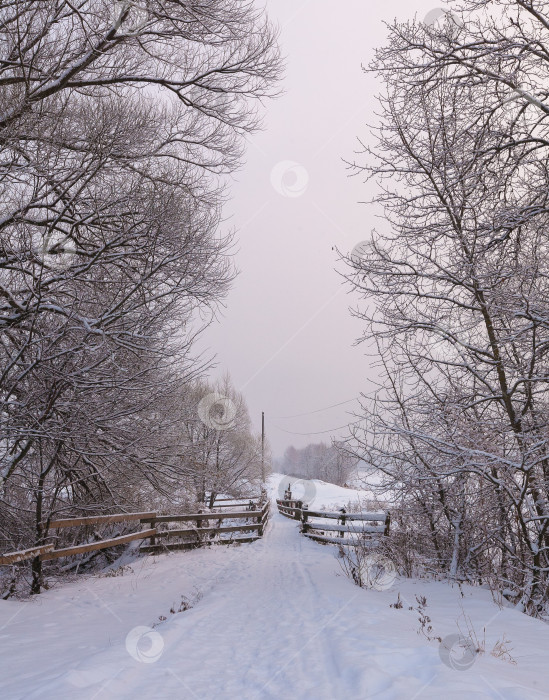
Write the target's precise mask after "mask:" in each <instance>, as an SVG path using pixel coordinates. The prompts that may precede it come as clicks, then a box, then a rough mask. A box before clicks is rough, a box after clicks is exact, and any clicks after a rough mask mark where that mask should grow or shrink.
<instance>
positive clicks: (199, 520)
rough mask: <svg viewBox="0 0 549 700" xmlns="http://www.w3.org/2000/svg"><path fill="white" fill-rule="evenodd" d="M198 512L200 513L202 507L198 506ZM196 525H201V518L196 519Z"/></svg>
mask: <svg viewBox="0 0 549 700" xmlns="http://www.w3.org/2000/svg"><path fill="white" fill-rule="evenodd" d="M198 512H199V513H202V508H199V510H198ZM196 527H202V518H197V519H196Z"/></svg>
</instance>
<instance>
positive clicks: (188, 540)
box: [141, 501, 269, 552]
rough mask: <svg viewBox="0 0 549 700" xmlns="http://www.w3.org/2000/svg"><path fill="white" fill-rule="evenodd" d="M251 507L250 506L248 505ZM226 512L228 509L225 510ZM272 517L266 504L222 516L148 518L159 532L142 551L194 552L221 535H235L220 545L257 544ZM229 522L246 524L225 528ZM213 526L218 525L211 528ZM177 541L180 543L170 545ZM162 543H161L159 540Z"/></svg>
mask: <svg viewBox="0 0 549 700" xmlns="http://www.w3.org/2000/svg"><path fill="white" fill-rule="evenodd" d="M239 505H242V504H239ZM248 507H250V506H249V503H248ZM223 508H225V506H223ZM268 517H269V501H266V502H265V503H264V504H261V503H259V504H258V503H253V510H252V509H249V510H240V511H223V512H219V513H214V512H205V513H194V514H192V515H160V516H156V517H153V518H146V519H144V520H143V521H142V522H147V523H149V524H150V526H151V527H152V528H155V529H156V535H155V537H152V538H151V543H150V544H149V545H147V546H145V547H141V550H142V551H144V552H162V551H165V550H171V549H192V548H194V547H200V546H204V545H208V544H211V543H212V541H213V539H214V538H215V537H216V536H217V535H226V534H229V533H230V534H231V537H227V538H225V537H222V538H219V539H215V542H216V544H218V543H221V544H231V543H232V542H255V540H258V539H260V538H261V537H262V536H263V531H264V528H265V523H266V522H267V519H268ZM225 520H244V521H245V522H244V523H242V524H241V523H238V524H237V525H226V526H223V525H222V522H223V521H225ZM179 522H181V523H186V527H184V528H170V529H160V528H158V527H157V526H158V525H159V524H161V525H163V524H166V523H179ZM210 523H214V524H213V525H211V524H210ZM254 531H256V532H257V534H256V535H247V536H246V535H245V536H244V537H242V536H240V537H233V536H232V533H235V532H244V533H246V532H254ZM172 538H176V539H177V540H178V541H177V542H170V539H172ZM157 539H159V540H162V542H157V541H156V540H157Z"/></svg>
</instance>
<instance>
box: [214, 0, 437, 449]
mask: <svg viewBox="0 0 549 700" xmlns="http://www.w3.org/2000/svg"><path fill="white" fill-rule="evenodd" d="M436 6H437V5H436V3H434V2H432V1H430V0H427V1H426V2H409V1H408V2H405V1H404V0H386V1H385V2H383V3H379V2H371V1H370V2H368V1H367V0H346V1H345V2H344V3H338V2H334V1H333V0H332V2H328V1H327V0H306V1H305V2H299V1H298V0H268V1H267V10H268V13H269V15H270V17H271V19H272V20H273V21H274V22H275V23H277V24H278V25H279V27H280V41H281V47H282V51H283V54H284V56H285V59H286V72H285V77H284V80H283V84H282V88H283V90H284V95H283V96H281V97H279V98H278V99H277V100H272V101H270V102H268V103H267V104H266V109H265V121H264V129H263V131H262V132H260V133H258V134H255V135H254V136H253V137H251V138H250V143H249V145H248V150H247V154H246V163H245V166H244V167H243V169H242V170H240V171H239V172H238V173H237V174H236V176H235V177H234V184H233V187H232V200H231V201H230V202H229V203H228V204H227V207H226V209H225V215H226V217H227V218H228V224H227V225H230V226H232V227H234V228H235V229H236V230H237V238H238V243H237V255H236V263H237V266H238V268H239V270H240V276H239V277H238V278H237V280H236V281H235V283H234V286H233V289H232V292H231V293H230V295H229V297H228V300H227V308H226V310H225V311H224V315H223V317H222V318H221V319H220V322H219V323H217V324H216V325H215V326H213V327H212V328H210V329H209V330H208V331H207V332H206V334H205V335H204V337H203V339H202V344H203V345H206V346H208V347H209V348H211V349H212V350H213V351H214V352H215V353H216V355H217V361H218V367H217V368H216V370H215V372H214V375H217V374H222V373H223V372H225V371H227V370H228V371H229V372H230V374H231V376H232V379H233V382H234V384H235V386H236V387H237V388H238V389H240V390H241V391H242V392H243V394H244V396H245V397H246V400H247V402H248V406H249V408H250V412H251V415H252V419H253V420H254V424H255V426H256V428H257V429H259V427H260V423H261V411H262V410H263V411H265V420H266V432H267V436H268V439H269V441H270V443H271V445H272V448H273V453H274V455H275V456H281V455H282V453H283V452H284V450H285V448H286V447H287V446H288V445H291V444H293V445H295V446H296V447H302V446H304V445H306V444H308V443H309V442H319V441H321V440H324V441H326V442H330V439H331V437H341V436H343V435H344V434H345V432H346V431H345V430H344V429H341V430H335V429H334V428H338V427H339V426H344V425H346V424H347V423H348V422H349V421H350V420H352V418H351V417H350V415H349V412H352V410H353V408H355V407H356V406H357V404H356V401H355V402H354V403H353V402H351V403H346V404H344V405H341V406H337V407H335V408H332V409H329V410H325V411H324V410H320V411H319V409H323V408H325V407H327V406H331V405H332V404H337V403H340V402H343V401H348V400H350V399H354V398H355V397H357V396H358V395H359V394H360V392H361V391H364V392H368V391H371V390H372V388H373V384H372V379H374V380H375V377H376V370H375V368H373V367H371V364H372V360H371V359H370V358H368V357H366V356H365V352H366V348H364V347H356V346H353V343H354V341H355V339H356V338H357V337H358V336H359V335H360V334H361V332H362V326H361V323H360V321H358V320H357V319H354V318H352V317H351V314H350V312H349V306H350V305H353V303H354V302H353V297H352V296H351V295H350V294H349V293H348V289H347V288H346V287H345V286H344V285H343V284H342V280H341V277H340V276H339V275H338V274H337V272H336V267H337V268H339V269H341V264H340V263H339V264H338V263H337V253H336V252H335V250H333V248H334V247H336V246H337V247H338V248H339V249H341V250H342V251H350V250H351V249H352V248H353V247H354V246H355V245H356V244H357V243H359V242H360V241H362V240H364V239H367V238H368V237H369V234H370V231H371V230H372V228H374V227H376V226H377V227H378V228H379V226H380V223H379V221H378V220H376V212H375V210H374V209H373V207H371V206H368V205H365V204H360V203H359V202H360V201H361V200H366V199H368V197H369V196H371V194H372V189H371V186H370V185H365V184H364V182H363V179H362V178H360V177H352V178H351V177H350V176H349V172H348V171H347V170H346V167H345V164H344V163H343V159H344V158H346V159H352V158H353V154H354V151H356V150H357V148H358V147H359V144H358V141H357V137H359V136H361V137H362V138H367V137H368V133H369V132H368V128H367V124H368V123H372V122H375V109H376V102H375V99H374V95H375V94H376V92H377V91H378V88H379V85H378V84H377V83H376V80H375V78H374V76H372V75H370V74H365V73H364V72H363V71H362V68H361V64H364V65H366V64H367V63H368V62H369V61H370V59H371V58H372V52H373V49H374V47H375V46H379V45H381V44H383V42H384V41H385V37H386V29H385V27H384V25H383V21H384V20H385V21H392V20H393V19H394V18H395V17H397V18H399V19H403V20H405V19H408V18H410V19H411V18H412V17H413V16H414V15H417V17H418V18H419V19H423V18H424V17H425V16H426V15H427V13H429V12H430V11H432V10H433V9H434V8H435V7H436ZM292 164H296V165H292ZM355 301H356V300H355ZM313 411H316V412H315V413H311V412H313ZM302 413H307V414H308V415H301V416H297V417H291V418H286V417H284V416H295V414H302ZM296 433H297V434H296Z"/></svg>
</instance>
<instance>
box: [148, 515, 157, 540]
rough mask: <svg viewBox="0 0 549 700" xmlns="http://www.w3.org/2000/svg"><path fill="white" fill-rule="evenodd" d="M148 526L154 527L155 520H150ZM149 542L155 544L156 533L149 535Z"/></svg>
mask: <svg viewBox="0 0 549 700" xmlns="http://www.w3.org/2000/svg"><path fill="white" fill-rule="evenodd" d="M149 527H156V520H151V521H150V523H149ZM149 544H150V545H155V544H156V535H151V536H150V537H149Z"/></svg>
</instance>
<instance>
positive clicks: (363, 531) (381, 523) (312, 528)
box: [276, 499, 391, 547]
mask: <svg viewBox="0 0 549 700" xmlns="http://www.w3.org/2000/svg"><path fill="white" fill-rule="evenodd" d="M276 505H277V507H278V512H279V513H280V514H281V515H284V516H285V517H286V518H292V519H293V520H298V521H299V522H300V523H301V532H302V533H303V534H304V535H305V537H309V538H310V539H312V540H316V541H317V542H323V543H329V544H338V545H345V546H348V547H356V546H359V545H361V544H364V543H365V542H373V541H375V539H376V538H377V537H380V536H382V537H386V536H387V535H388V534H389V529H390V526H391V515H390V513H388V512H387V513H347V512H346V511H344V510H343V511H341V510H340V511H339V512H332V511H323V510H310V509H309V507H308V506H307V505H306V504H304V503H303V502H302V501H296V500H291V499H286V500H279V499H277V501H276ZM311 518H313V520H311ZM317 519H321V521H322V520H328V521H330V520H337V523H331V522H319V521H318V520H317ZM364 523H372V524H368V525H365V524H364ZM325 533H337V534H338V536H337V537H335V536H333V535H326V534H325Z"/></svg>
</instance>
